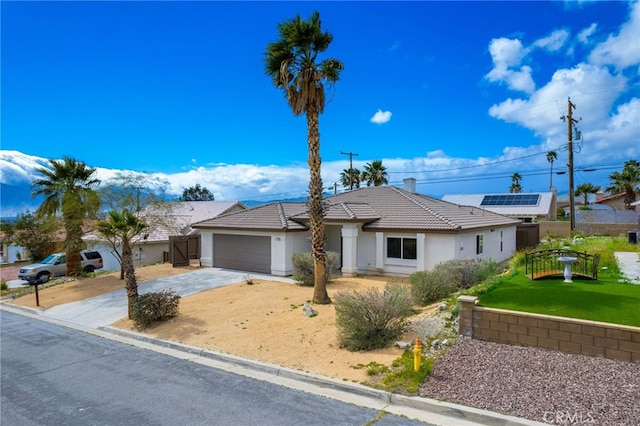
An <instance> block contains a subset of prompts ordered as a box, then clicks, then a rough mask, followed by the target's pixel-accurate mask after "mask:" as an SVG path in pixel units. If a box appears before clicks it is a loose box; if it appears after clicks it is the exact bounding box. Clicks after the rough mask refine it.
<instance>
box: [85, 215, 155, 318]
mask: <svg viewBox="0 0 640 426" xmlns="http://www.w3.org/2000/svg"><path fill="white" fill-rule="evenodd" d="M96 227H97V229H98V232H99V233H100V234H102V235H103V236H104V237H106V238H107V239H108V240H110V241H111V240H115V241H119V242H120V246H121V247H122V255H121V262H122V271H123V272H124V280H125V281H124V286H125V289H126V290H127V299H128V302H129V303H128V312H129V319H131V318H132V317H133V302H135V300H136V298H137V297H138V282H137V280H136V274H135V268H134V266H133V251H132V249H131V241H132V239H133V238H135V237H136V236H138V235H140V234H141V233H142V232H143V231H144V230H145V229H146V228H147V225H146V224H145V223H144V222H142V221H141V220H140V219H138V217H137V216H135V215H134V214H133V213H131V212H130V211H129V210H126V209H124V210H122V212H117V211H113V210H112V211H110V212H109V216H108V217H107V219H106V220H103V221H100V222H98V223H97V224H96Z"/></svg>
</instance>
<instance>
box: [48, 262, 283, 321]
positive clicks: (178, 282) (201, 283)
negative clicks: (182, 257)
mask: <svg viewBox="0 0 640 426" xmlns="http://www.w3.org/2000/svg"><path fill="white" fill-rule="evenodd" d="M247 275H250V276H251V278H253V279H255V280H268V281H279V282H286V283H291V284H293V280H292V279H290V278H284V277H273V276H271V275H262V274H255V273H252V272H242V271H231V270H228V269H220V268H203V269H199V270H197V271H194V272H188V273H186V274H181V275H174V276H172V277H167V278H160V279H158V280H154V281H149V282H146V283H143V284H140V285H139V286H138V291H139V293H140V294H144V293H149V292H152V291H161V290H172V291H175V292H176V293H178V294H179V295H180V296H183V297H184V296H189V295H190V294H194V293H198V292H200V291H204V290H209V289H212V288H217V287H222V286H225V285H229V284H234V283H237V282H241V281H244V280H245V277H246V276H247ZM41 315H44V316H47V317H51V318H55V319H60V320H63V321H68V322H72V323H75V324H80V325H84V326H87V327H94V328H97V327H102V326H106V325H109V324H112V323H114V322H116V321H117V320H119V319H121V318H124V317H126V316H127V293H126V292H125V290H124V288H123V289H120V290H115V291H112V292H110V293H106V294H103V295H100V296H96V297H92V298H89V299H85V300H80V301H78V302H72V303H65V304H64V305H58V306H52V307H50V308H48V309H45V310H43V311H42V312H41Z"/></svg>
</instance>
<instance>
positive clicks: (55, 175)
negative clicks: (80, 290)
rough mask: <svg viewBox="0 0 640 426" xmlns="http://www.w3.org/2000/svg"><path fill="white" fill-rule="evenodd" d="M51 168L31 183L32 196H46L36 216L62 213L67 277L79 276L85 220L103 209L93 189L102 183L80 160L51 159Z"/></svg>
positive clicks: (42, 170) (93, 171)
mask: <svg viewBox="0 0 640 426" xmlns="http://www.w3.org/2000/svg"><path fill="white" fill-rule="evenodd" d="M49 164H50V165H51V167H52V169H47V168H44V167H43V168H40V169H38V170H37V172H38V173H40V174H41V175H42V176H43V178H42V179H36V180H35V181H34V182H33V184H32V189H33V192H32V195H33V196H34V197H35V196H37V195H43V196H44V197H45V198H44V201H43V202H42V204H41V205H40V207H38V209H37V210H36V216H37V217H39V218H42V217H44V216H55V215H56V214H57V213H58V212H60V213H62V222H63V225H64V229H65V231H66V239H65V251H66V253H67V270H66V274H67V275H68V276H78V275H80V274H81V271H82V267H81V262H82V259H81V258H80V250H81V249H82V247H83V241H82V225H83V224H84V219H85V218H87V217H93V216H95V214H96V213H97V211H98V209H99V207H100V198H99V196H98V193H97V192H96V191H95V190H94V189H93V188H94V187H95V186H97V185H98V184H99V183H100V180H98V179H96V178H94V177H93V176H94V173H95V171H96V169H95V168H91V167H87V165H86V164H85V163H83V162H81V161H77V160H75V159H73V158H70V157H64V158H63V159H62V160H49Z"/></svg>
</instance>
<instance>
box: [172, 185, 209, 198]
mask: <svg viewBox="0 0 640 426" xmlns="http://www.w3.org/2000/svg"><path fill="white" fill-rule="evenodd" d="M214 200H215V197H214V196H213V193H212V192H211V191H209V190H208V189H207V188H206V187H201V186H200V184H199V183H196V185H195V186H191V187H189V188H185V189H184V191H182V197H180V201H214Z"/></svg>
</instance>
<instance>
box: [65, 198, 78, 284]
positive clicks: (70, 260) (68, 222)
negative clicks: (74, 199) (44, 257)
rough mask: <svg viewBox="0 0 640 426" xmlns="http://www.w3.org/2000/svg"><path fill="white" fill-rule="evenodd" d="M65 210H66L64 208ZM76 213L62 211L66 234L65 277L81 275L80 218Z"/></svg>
mask: <svg viewBox="0 0 640 426" xmlns="http://www.w3.org/2000/svg"><path fill="white" fill-rule="evenodd" d="M65 208H68V207H66V206H65ZM78 216H79V215H78V214H77V212H76V211H66V212H65V211H63V220H64V228H65V233H66V240H65V252H66V254H67V268H66V271H65V275H66V276H68V277H77V276H80V274H81V273H82V258H81V257H80V250H81V249H82V216H80V217H78Z"/></svg>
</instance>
